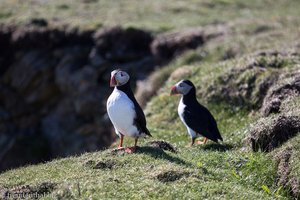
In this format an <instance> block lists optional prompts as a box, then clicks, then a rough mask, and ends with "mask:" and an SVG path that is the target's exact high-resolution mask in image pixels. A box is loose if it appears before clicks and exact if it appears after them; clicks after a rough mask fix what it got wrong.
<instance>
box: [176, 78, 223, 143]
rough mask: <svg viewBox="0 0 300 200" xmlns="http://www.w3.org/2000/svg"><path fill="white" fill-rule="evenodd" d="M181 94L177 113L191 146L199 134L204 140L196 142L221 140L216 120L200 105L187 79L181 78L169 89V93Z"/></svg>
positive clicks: (192, 86)
mask: <svg viewBox="0 0 300 200" xmlns="http://www.w3.org/2000/svg"><path fill="white" fill-rule="evenodd" d="M176 94H181V95H182V97H181V100H180V102H179V105H178V115H179V117H180V119H181V121H182V122H183V123H184V125H185V126H186V128H187V131H188V133H189V135H190V136H191V139H192V142H191V145H190V146H193V144H194V143H195V139H196V138H197V137H199V136H203V137H204V141H203V142H202V141H197V144H205V143H206V142H207V139H210V140H212V141H214V142H217V143H218V140H221V141H223V139H222V137H221V135H220V131H219V129H218V126H217V123H216V120H215V119H214V117H213V116H212V114H211V113H210V112H209V111H208V109H207V108H205V107H204V106H203V105H201V104H200V103H199V102H198V101H197V98H196V88H195V86H194V84H193V83H192V82H191V81H189V80H182V81H180V82H178V83H177V84H176V85H174V86H173V87H172V89H171V95H176Z"/></svg>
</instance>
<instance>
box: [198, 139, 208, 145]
mask: <svg viewBox="0 0 300 200" xmlns="http://www.w3.org/2000/svg"><path fill="white" fill-rule="evenodd" d="M207 140H208V139H207V138H204V140H203V141H200V140H199V141H197V142H196V144H206V142H207Z"/></svg>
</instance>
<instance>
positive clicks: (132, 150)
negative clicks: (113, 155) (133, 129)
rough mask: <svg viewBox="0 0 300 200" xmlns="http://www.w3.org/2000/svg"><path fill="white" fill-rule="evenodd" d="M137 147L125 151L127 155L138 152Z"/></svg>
mask: <svg viewBox="0 0 300 200" xmlns="http://www.w3.org/2000/svg"><path fill="white" fill-rule="evenodd" d="M136 149H137V147H128V148H126V149H125V152H126V153H134V152H136Z"/></svg>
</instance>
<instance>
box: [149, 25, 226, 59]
mask: <svg viewBox="0 0 300 200" xmlns="http://www.w3.org/2000/svg"><path fill="white" fill-rule="evenodd" d="M226 31H227V27H225V26H223V25H219V26H207V27H203V28H201V27H200V28H192V29H189V30H184V31H180V32H175V33H168V34H162V35H158V36H157V37H156V38H155V39H154V40H153V42H152V43H151V52H152V54H153V55H154V57H155V58H156V59H157V60H158V61H159V62H163V61H167V60H169V59H171V58H172V57H174V56H176V55H178V54H180V53H182V52H183V51H185V50H187V49H195V48H197V47H198V46H201V45H203V44H204V43H205V42H207V41H208V40H211V39H214V38H216V37H219V36H221V35H224V34H225V32H226Z"/></svg>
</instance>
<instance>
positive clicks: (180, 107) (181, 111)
mask: <svg viewBox="0 0 300 200" xmlns="http://www.w3.org/2000/svg"><path fill="white" fill-rule="evenodd" d="M185 107H186V105H185V104H184V103H183V100H182V98H181V99H180V102H179V105H178V115H179V117H180V119H181V121H182V122H183V123H184V125H185V126H186V128H187V131H188V133H189V135H190V136H191V137H192V138H194V137H196V136H197V133H196V132H195V131H193V130H192V129H191V128H190V127H188V125H187V124H186V122H185V121H184V118H183V114H184V109H185Z"/></svg>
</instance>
